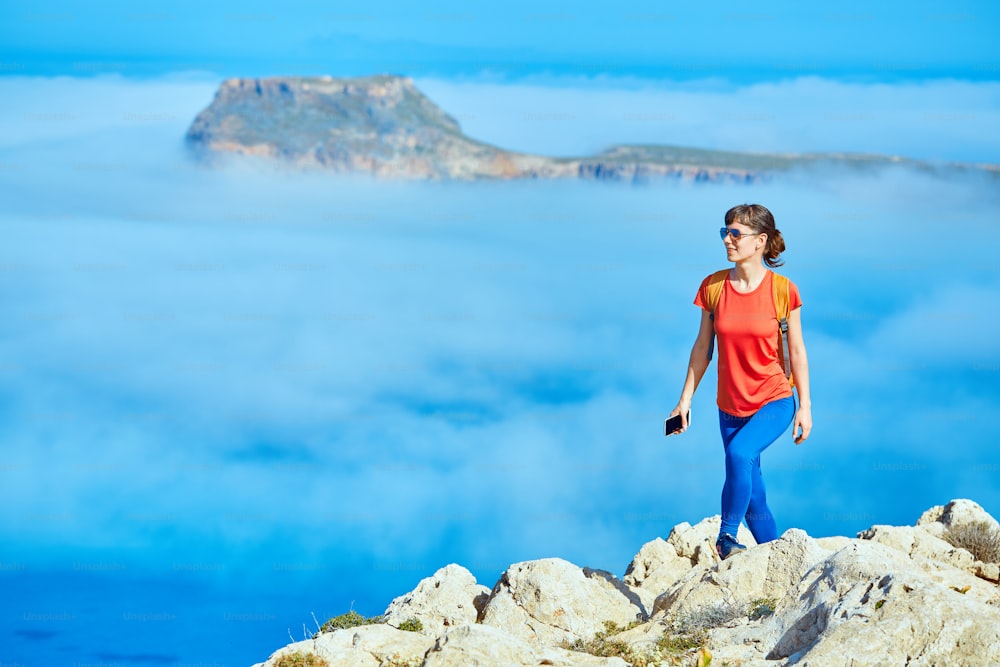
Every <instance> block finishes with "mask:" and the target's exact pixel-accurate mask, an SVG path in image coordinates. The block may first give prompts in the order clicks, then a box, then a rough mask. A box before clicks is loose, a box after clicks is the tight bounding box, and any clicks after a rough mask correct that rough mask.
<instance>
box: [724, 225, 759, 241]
mask: <svg viewBox="0 0 1000 667" xmlns="http://www.w3.org/2000/svg"><path fill="white" fill-rule="evenodd" d="M759 234H760V233H759V232H758V233H755V232H746V233H744V232H741V231H740V230H738V229H736V228H735V227H723V228H722V229H720V230H719V236H721V237H722V240H723V241H724V240H726V236H727V235H728V236H732V237H733V241H739V240H740V239H741V238H743V237H744V236H759Z"/></svg>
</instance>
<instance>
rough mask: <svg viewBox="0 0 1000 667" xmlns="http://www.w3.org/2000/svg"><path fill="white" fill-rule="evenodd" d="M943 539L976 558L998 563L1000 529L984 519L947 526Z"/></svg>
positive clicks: (985, 561) (999, 559)
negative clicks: (951, 526)
mask: <svg viewBox="0 0 1000 667" xmlns="http://www.w3.org/2000/svg"><path fill="white" fill-rule="evenodd" d="M944 539H945V541H947V542H948V543H949V544H951V545H952V546H953V547H958V548H959V549H965V550H966V551H968V552H969V553H971V554H972V556H973V557H974V558H975V559H976V560H979V561H982V562H984V563H1000V529H998V528H997V527H996V526H993V525H991V524H989V523H986V522H985V521H979V522H976V523H967V524H964V525H961V526H955V527H953V528H949V529H948V530H947V531H945V534H944Z"/></svg>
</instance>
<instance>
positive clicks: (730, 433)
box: [719, 397, 795, 542]
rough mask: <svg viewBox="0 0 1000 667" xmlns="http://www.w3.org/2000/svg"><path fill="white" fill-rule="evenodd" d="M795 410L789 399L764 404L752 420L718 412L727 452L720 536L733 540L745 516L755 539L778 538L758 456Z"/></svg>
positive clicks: (780, 430)
mask: <svg viewBox="0 0 1000 667" xmlns="http://www.w3.org/2000/svg"><path fill="white" fill-rule="evenodd" d="M794 411H795V401H794V399H793V398H792V397H788V398H782V399H779V400H777V401H771V402H770V403H766V404H765V405H763V406H762V407H761V409H760V410H758V411H757V412H756V413H754V414H753V415H752V416H751V417H735V416H733V415H730V414H727V413H725V412H722V411H721V410H720V411H719V427H720V430H721V432H722V443H723V446H724V447H725V449H726V483H725V485H724V486H723V487H722V527H721V529H720V532H721V533H729V534H730V535H732V536H733V537H736V531H737V529H738V528H739V525H740V521H741V520H742V519H743V518H744V516H746V518H747V525H748V526H749V527H750V530H751V532H753V534H754V539H756V540H758V541H763V542H766V541H769V540H772V539H774V538H775V537H776V536H777V535H776V532H777V529H776V527H775V524H774V516H773V515H772V514H771V510H770V509H769V508H768V507H767V497H766V493H765V490H764V478H763V476H762V475H761V472H760V454H761V452H763V451H764V450H765V449H767V448H768V446H770V445H771V443H773V442H774V441H775V440H777V439H778V438H779V437H780V436H781V434H782V433H784V432H785V430H786V429H788V426H789V424H791V422H792V417H793V416H794ZM751 504H752V506H753V507H752V510H751ZM758 531H759V536H758Z"/></svg>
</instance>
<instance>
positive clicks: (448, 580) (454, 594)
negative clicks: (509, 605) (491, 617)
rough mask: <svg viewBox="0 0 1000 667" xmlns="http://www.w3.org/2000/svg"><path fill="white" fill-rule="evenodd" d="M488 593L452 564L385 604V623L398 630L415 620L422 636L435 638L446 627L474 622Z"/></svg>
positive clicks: (473, 579) (468, 573) (463, 569)
mask: <svg viewBox="0 0 1000 667" xmlns="http://www.w3.org/2000/svg"><path fill="white" fill-rule="evenodd" d="M489 593H490V589H489V588H487V587H486V586H482V585H480V584H478V583H477V582H476V578H475V577H474V576H472V573H471V572H469V571H468V570H467V569H465V568H464V567H462V566H461V565H456V564H454V563H452V564H451V565H447V566H445V567H443V568H441V569H440V570H438V571H437V572H435V573H434V574H433V575H432V576H430V577H427V578H426V579H423V580H421V582H420V583H419V584H417V587H416V588H415V589H413V590H412V591H410V592H409V593H407V594H405V595H401V596H399V597H397V598H396V599H394V600H393V601H392V602H391V603H389V606H388V607H387V608H386V610H385V622H386V623H388V624H389V625H392V626H396V627H399V624H400V623H403V622H405V621H407V620H409V619H410V618H417V619H419V620H420V623H421V625H423V630H422V632H423V633H424V634H427V635H430V636H432V637H437V636H438V635H440V634H441V633H442V632H444V631H445V630H447V629H448V628H450V627H455V626H459V625H467V624H469V623H475V622H476V617H477V616H478V615H479V609H480V608H481V607H482V605H483V604H485V602H486V599H487V597H489ZM477 605H478V606H477Z"/></svg>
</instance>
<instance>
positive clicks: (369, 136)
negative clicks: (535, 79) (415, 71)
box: [187, 75, 886, 182]
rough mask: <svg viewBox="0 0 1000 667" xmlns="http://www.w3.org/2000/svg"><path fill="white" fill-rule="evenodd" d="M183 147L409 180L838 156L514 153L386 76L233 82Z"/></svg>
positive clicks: (650, 170)
mask: <svg viewBox="0 0 1000 667" xmlns="http://www.w3.org/2000/svg"><path fill="white" fill-rule="evenodd" d="M187 142H188V144H189V145H190V146H191V147H192V148H194V149H195V151H196V152H197V153H198V154H199V155H200V156H202V157H211V156H212V155H218V154H225V153H230V154H242V155H257V156H266V157H270V158H277V159H280V160H282V161H284V162H285V163H290V164H293V165H296V166H299V167H319V168H324V169H329V170H332V171H335V172H363V173H369V174H372V175H375V176H378V177H388V178H409V179H465V180H471V179H497V178H499V179H513V178H583V179H601V180H605V179H606V180H629V181H632V180H644V179H651V178H664V177H666V178H676V179H684V180H693V181H736V182H752V181H755V180H758V179H759V178H761V176H762V175H764V174H766V173H767V172H769V171H774V170H778V169H787V168H790V167H792V166H795V165H797V164H801V163H803V161H805V162H810V161H815V160H829V159H832V158H831V156H779V155H751V154H741V153H730V152H723V151H708V150H698V149H686V148H675V147H668V146H619V147H614V148H611V149H609V150H607V151H605V152H603V153H600V154H598V155H595V156H591V157H581V158H573V157H567V158H551V157H544V156H539V155H529V154H525V153H516V152H512V151H507V150H503V149H501V148H497V147H496V146H491V145H489V144H485V143H482V142H479V141H476V140H474V139H471V138H469V137H467V136H465V135H464V134H463V133H462V130H461V128H460V127H459V125H458V122H457V121H456V120H455V119H454V118H452V117H451V116H449V115H448V114H446V113H445V112H444V111H442V110H441V109H440V108H438V107H437V106H436V105H435V104H434V103H433V102H431V100H430V99H428V98H427V97H426V96H425V95H424V94H423V93H421V92H420V91H419V90H417V88H416V87H415V86H414V85H413V81H412V80H410V79H408V78H403V77H398V76H389V75H381V76H371V77H363V78H350V79H337V78H333V77H308V78H306V77H282V78H268V79H230V80H227V81H225V82H223V83H222V85H221V86H220V87H219V90H218V91H217V93H216V95H215V99H214V100H213V101H212V103H211V104H210V105H209V106H208V108H206V109H205V110H204V111H202V112H201V113H200V114H198V116H197V117H196V118H195V120H194V122H193V123H192V124H191V127H190V128H189V130H188V133H187ZM836 159H853V160H854V161H859V160H860V161H863V162H866V163H867V162H871V161H872V160H875V161H885V160H886V158H872V157H870V156H856V157H854V158H848V157H845V156H841V157H839V158H836Z"/></svg>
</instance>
